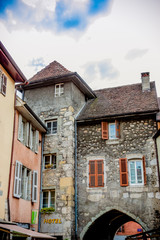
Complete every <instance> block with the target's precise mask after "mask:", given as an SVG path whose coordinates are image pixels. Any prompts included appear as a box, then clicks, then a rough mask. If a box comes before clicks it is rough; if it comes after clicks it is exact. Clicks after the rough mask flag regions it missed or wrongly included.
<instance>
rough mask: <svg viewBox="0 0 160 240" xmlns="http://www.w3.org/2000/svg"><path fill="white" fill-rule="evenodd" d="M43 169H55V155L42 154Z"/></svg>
mask: <svg viewBox="0 0 160 240" xmlns="http://www.w3.org/2000/svg"><path fill="white" fill-rule="evenodd" d="M43 166H44V169H56V168H57V155H56V153H54V154H48V155H44V165H43Z"/></svg>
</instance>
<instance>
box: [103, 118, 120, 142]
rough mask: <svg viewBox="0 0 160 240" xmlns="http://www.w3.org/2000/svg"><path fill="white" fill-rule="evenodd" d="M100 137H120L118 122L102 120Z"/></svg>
mask: <svg viewBox="0 0 160 240" xmlns="http://www.w3.org/2000/svg"><path fill="white" fill-rule="evenodd" d="M101 127H102V139H117V138H120V123H119V122H118V121H117V120H115V122H111V123H108V122H102V123H101Z"/></svg>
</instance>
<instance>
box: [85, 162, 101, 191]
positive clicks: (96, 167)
mask: <svg viewBox="0 0 160 240" xmlns="http://www.w3.org/2000/svg"><path fill="white" fill-rule="evenodd" d="M89 187H90V188H95V187H104V161H103V160H90V161H89Z"/></svg>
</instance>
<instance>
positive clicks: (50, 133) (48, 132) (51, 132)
mask: <svg viewBox="0 0 160 240" xmlns="http://www.w3.org/2000/svg"><path fill="white" fill-rule="evenodd" d="M48 123H51V131H48V130H47V135H56V134H57V132H58V120H57V118H55V119H52V120H46V126H47V124H48ZM53 123H56V132H53V131H52V129H53ZM47 129H48V126H47Z"/></svg>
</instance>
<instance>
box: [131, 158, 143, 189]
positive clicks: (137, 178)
mask: <svg viewBox="0 0 160 240" xmlns="http://www.w3.org/2000/svg"><path fill="white" fill-rule="evenodd" d="M129 173H130V174H129V177H130V179H129V180H130V181H129V182H130V184H131V185H132V184H143V166H142V161H139V160H134V161H129Z"/></svg>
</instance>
